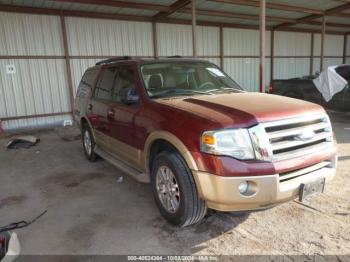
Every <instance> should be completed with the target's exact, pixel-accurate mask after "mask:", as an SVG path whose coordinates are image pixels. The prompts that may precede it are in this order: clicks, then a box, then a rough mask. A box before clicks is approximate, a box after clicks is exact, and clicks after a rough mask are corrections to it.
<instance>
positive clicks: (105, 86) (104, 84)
mask: <svg viewBox="0 0 350 262" xmlns="http://www.w3.org/2000/svg"><path fill="white" fill-rule="evenodd" d="M115 77H116V67H109V68H106V69H104V70H103V72H102V73H101V76H100V78H99V80H98V81H97V84H96V90H95V97H96V98H98V99H103V100H112V87H113V85H114V81H115Z"/></svg>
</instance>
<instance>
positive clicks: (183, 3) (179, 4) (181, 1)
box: [153, 0, 191, 20]
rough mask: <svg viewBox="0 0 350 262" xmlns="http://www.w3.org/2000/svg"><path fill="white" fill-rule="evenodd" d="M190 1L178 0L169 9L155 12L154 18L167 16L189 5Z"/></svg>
mask: <svg viewBox="0 0 350 262" xmlns="http://www.w3.org/2000/svg"><path fill="white" fill-rule="evenodd" d="M190 3H191V0H177V1H176V2H175V3H173V4H172V5H170V7H169V10H168V11H161V12H159V13H157V14H155V15H154V16H153V19H155V20H157V19H161V18H165V17H167V16H169V15H171V14H172V13H174V12H176V11H178V10H180V9H182V8H184V7H185V6H186V5H188V4H190Z"/></svg>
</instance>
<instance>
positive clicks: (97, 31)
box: [66, 17, 153, 56]
mask: <svg viewBox="0 0 350 262" xmlns="http://www.w3.org/2000/svg"><path fill="white" fill-rule="evenodd" d="M66 27H67V36H68V43H69V54H70V55H71V56H123V55H130V56H152V55H153V47H152V24H151V23H145V22H130V21H113V20H102V19H91V18H73V17H68V18H66Z"/></svg>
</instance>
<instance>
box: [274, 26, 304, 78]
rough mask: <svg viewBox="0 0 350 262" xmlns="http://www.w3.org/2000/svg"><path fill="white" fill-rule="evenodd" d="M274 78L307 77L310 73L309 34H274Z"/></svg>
mask: <svg viewBox="0 0 350 262" xmlns="http://www.w3.org/2000/svg"><path fill="white" fill-rule="evenodd" d="M274 48H275V50H274V56H275V63H274V78H276V79H285V78H293V77H298V76H304V75H308V74H309V71H310V58H309V56H310V55H311V34H307V33H294V32H275V45H274Z"/></svg>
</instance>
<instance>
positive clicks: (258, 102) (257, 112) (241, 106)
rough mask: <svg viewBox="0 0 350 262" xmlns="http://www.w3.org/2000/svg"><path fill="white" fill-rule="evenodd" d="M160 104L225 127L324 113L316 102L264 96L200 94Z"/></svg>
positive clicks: (159, 101)
mask: <svg viewBox="0 0 350 262" xmlns="http://www.w3.org/2000/svg"><path fill="white" fill-rule="evenodd" d="M157 102H158V103H161V104H163V105H167V106H171V107H173V108H177V109H180V110H183V111H187V112H189V113H192V114H195V115H198V116H200V117H203V118H207V119H209V120H211V121H213V122H216V123H218V124H220V126H225V127H229V126H235V127H247V126H252V125H254V124H256V123H257V122H267V121H274V120H281V119H285V118H291V117H297V116H304V115H305V114H315V113H321V112H324V110H323V108H322V107H321V106H319V105H317V104H314V103H310V102H306V101H303V100H299V99H294V98H289V97H284V96H278V95H271V94H262V93H232V94H220V95H200V96H195V97H186V98H172V99H158V100H157Z"/></svg>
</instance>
